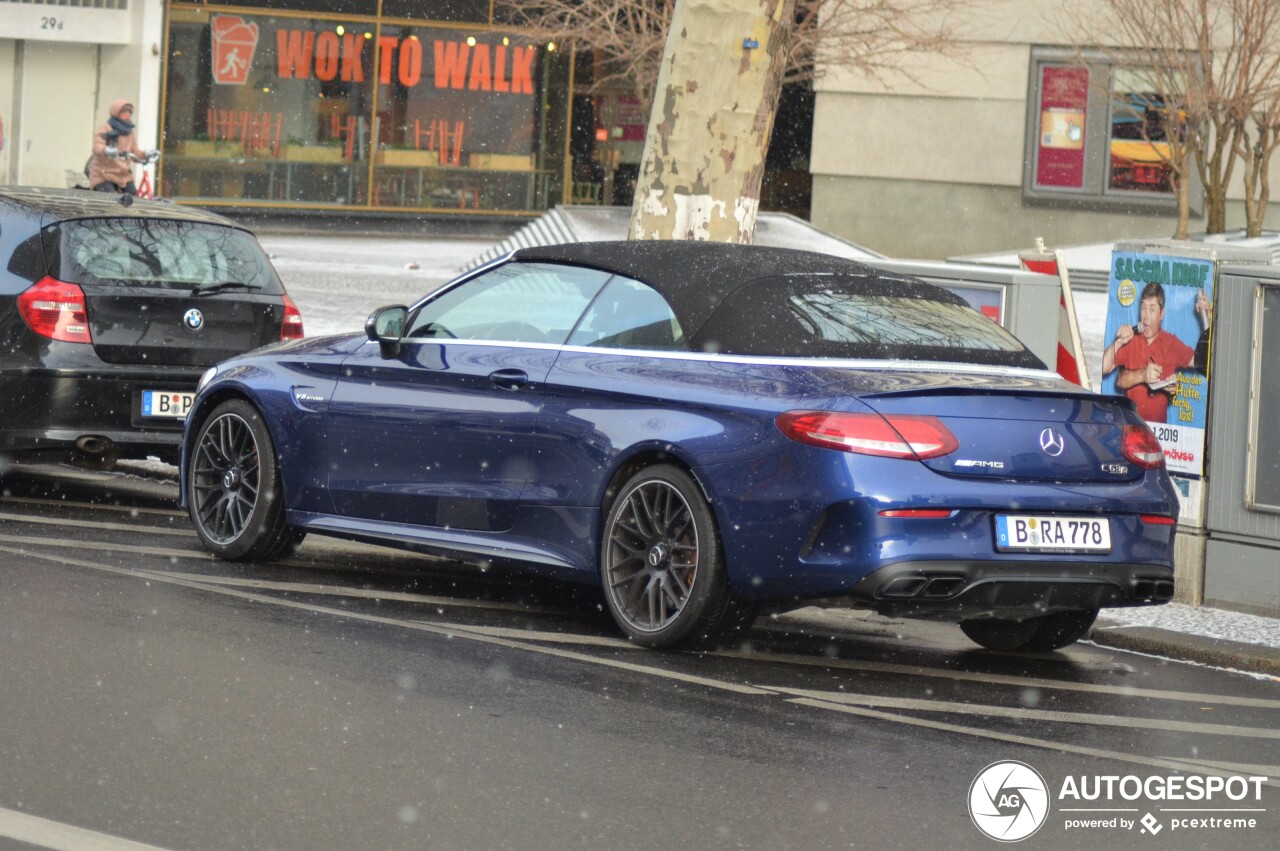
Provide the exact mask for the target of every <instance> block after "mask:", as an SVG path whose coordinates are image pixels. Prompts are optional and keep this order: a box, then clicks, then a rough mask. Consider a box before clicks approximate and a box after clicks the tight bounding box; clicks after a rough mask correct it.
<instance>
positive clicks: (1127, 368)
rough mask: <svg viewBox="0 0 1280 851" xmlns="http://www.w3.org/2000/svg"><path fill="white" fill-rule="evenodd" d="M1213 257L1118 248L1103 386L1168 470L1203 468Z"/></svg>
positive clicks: (1186, 472)
mask: <svg viewBox="0 0 1280 851" xmlns="http://www.w3.org/2000/svg"><path fill="white" fill-rule="evenodd" d="M1212 296H1213V263H1212V261H1209V260H1201V259H1196V258H1188V257H1171V256H1163V255H1155V254H1139V253H1130V252H1116V253H1114V254H1113V255H1112V264H1111V287H1110V296H1109V300H1108V307H1107V330H1106V337H1105V339H1107V340H1110V343H1109V344H1108V345H1107V347H1106V349H1105V350H1104V351H1103V353H1102V375H1103V379H1102V381H1103V384H1102V391H1103V392H1104V393H1123V394H1124V395H1126V396H1128V397H1129V398H1130V399H1132V400H1133V402H1134V404H1135V405H1136V406H1137V410H1138V416H1140V417H1142V419H1143V420H1145V421H1146V422H1147V423H1148V424H1149V425H1150V426H1151V428H1152V430H1153V431H1155V433H1156V437H1157V438H1158V439H1159V440H1160V444H1161V445H1162V446H1163V447H1164V449H1165V458H1166V462H1167V464H1168V467H1169V470H1170V472H1174V473H1182V474H1184V475H1191V476H1200V475H1201V474H1202V473H1203V467H1204V464H1203V455H1204V429H1205V421H1206V418H1207V413H1208V390H1209V384H1208V376H1207V371H1208V363H1209V328H1210V326H1211V324H1212V323H1211V320H1212V304H1213V302H1212Z"/></svg>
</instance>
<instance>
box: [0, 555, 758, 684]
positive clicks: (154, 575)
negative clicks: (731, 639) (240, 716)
mask: <svg viewBox="0 0 1280 851" xmlns="http://www.w3.org/2000/svg"><path fill="white" fill-rule="evenodd" d="M0 540H3V537H0ZM0 552H8V553H13V554H14V555H22V556H26V557H28V558H37V559H43V560H44V561H53V562H58V563H60V564H69V565H74V566H76V567H84V568H88V569H90V570H98V571H102V572H104V573H114V574H117V575H119V576H128V577H132V578H134V579H145V580H148V581H151V582H165V583H168V584H170V585H179V586H182V587H185V588H194V589H196V590H198V591H204V592H206V593H210V594H221V595H223V596H226V597H235V598H237V599H241V600H251V601H253V602H258V603H265V604H267V605H271V606H280V607H282V608H286V609H298V610H300V611H305V612H313V613H316V614H325V615H334V616H336V617H339V618H345V619H347V620H356V621H363V622H365V623H377V624H383V625H386V626H397V627H401V628H403V629H413V630H417V631H419V632H429V633H432V634H434V635H443V636H445V637H452V638H465V639H467V640H469V641H478V642H481V643H482V644H496V645H499V646H501V647H510V648H514V649H516V650H527V651H529V652H531V653H539V654H541V655H543V656H556V657H559V658H562V659H572V660H574V661H578V662H587V663H590V664H593V665H599V666H602V667H606V668H618V669H620V670H624V671H631V672H632V673H638V674H645V675H648V676H654V677H662V678H663V679H668V680H676V681H678V682H685V683H691V684H693V685H700V686H705V687H707V688H713V689H718V690H720V691H730V692H734V693H737V694H749V695H772V694H775V692H772V691H769V690H768V689H763V688H756V687H755V686H747V685H739V684H738V683H731V682H726V681H724V680H715V679H711V678H709V677H699V676H696V675H694V674H682V673H679V672H677V671H667V670H663V669H662V668H654V667H650V666H647V665H636V664H632V663H631V662H619V661H618V660H616V659H604V658H600V657H597V656H589V655H587V654H585V653H578V652H575V651H573V650H562V649H560V648H558V647H542V646H539V645H537V644H526V643H524V642H522V641H511V640H509V639H505V638H496V637H490V636H487V635H480V634H478V633H469V632H467V631H466V630H465V629H460V628H455V627H453V626H451V625H447V624H439V625H438V624H434V623H431V622H428V621H406V620H400V619H398V618H388V617H382V616H381V615H370V614H365V613H363V612H352V611H346V610H343V609H332V608H329V607H328V606H316V605H313V604H310V603H302V602H298V601H296V600H285V599H281V598H280V597H271V596H268V595H265V594H254V593H251V592H249V591H239V590H236V589H234V588H224V587H219V586H217V585H211V584H209V583H206V582H199V581H195V580H189V579H179V578H177V577H173V576H168V575H166V574H164V573H162V572H158V571H150V570H135V569H133V568H128V567H114V566H112V565H106V564H98V563H96V562H91V561H84V560H83V559H76V558H68V557H65V556H54V555H45V554H44V553H33V552H30V551H26V552H24V551H22V550H15V549H12V548H10V547H5V546H0Z"/></svg>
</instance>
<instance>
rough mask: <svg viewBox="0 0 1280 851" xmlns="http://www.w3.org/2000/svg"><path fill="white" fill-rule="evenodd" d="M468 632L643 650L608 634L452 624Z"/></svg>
mask: <svg viewBox="0 0 1280 851" xmlns="http://www.w3.org/2000/svg"><path fill="white" fill-rule="evenodd" d="M450 626H456V627H457V628H458V629H464V630H466V631H467V632H477V633H480V634H481V635H492V636H494V637H497V638H515V639H523V640H526V641H547V642H550V643H553V644H586V645H590V646H593V647H613V648H616V649H618V650H643V649H644V648H643V647H641V646H640V645H639V644H635V643H633V642H630V641H627V640H626V639H625V638H610V637H609V636H607V635H583V634H582V633H574V632H539V631H537V630H531V629H510V628H508V627H501V626H475V625H473V624H450Z"/></svg>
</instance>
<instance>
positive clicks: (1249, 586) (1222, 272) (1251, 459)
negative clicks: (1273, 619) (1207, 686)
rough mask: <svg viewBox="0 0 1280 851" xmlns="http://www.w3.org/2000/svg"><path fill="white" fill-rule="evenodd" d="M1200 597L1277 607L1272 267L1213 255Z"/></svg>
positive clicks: (1279, 364)
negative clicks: (1227, 261)
mask: <svg viewBox="0 0 1280 851" xmlns="http://www.w3.org/2000/svg"><path fill="white" fill-rule="evenodd" d="M1213 321H1214V336H1213V362H1212V374H1213V392H1212V394H1211V397H1210V402H1209V408H1210V414H1209V416H1210V419H1209V474H1208V480H1209V481H1208V500H1207V502H1208V506H1207V512H1206V519H1205V525H1206V529H1207V532H1208V538H1207V541H1206V542H1205V576H1204V601H1205V603H1206V604H1207V605H1226V606H1229V607H1230V608H1233V609H1241V610H1246V611H1252V612H1255V613H1257V614H1263V615H1271V616H1280V269H1278V268H1276V267H1261V268H1260V267H1257V266H1231V265H1225V264H1224V265H1221V266H1220V267H1219V269H1218V291H1217V293H1216V294H1215V297H1214V320H1213Z"/></svg>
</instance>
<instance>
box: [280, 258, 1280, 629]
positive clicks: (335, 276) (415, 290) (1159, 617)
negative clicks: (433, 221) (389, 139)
mask: <svg viewBox="0 0 1280 851" xmlns="http://www.w3.org/2000/svg"><path fill="white" fill-rule="evenodd" d="M259 241H260V242H261V243H262V246H263V248H265V249H266V251H267V253H268V254H270V255H271V259H272V262H273V263H274V264H275V267H276V269H277V270H278V271H279V272H280V277H281V278H283V279H284V282H285V286H286V287H287V288H288V290H289V294H290V295H291V296H292V297H293V300H294V302H295V303H296V304H297V305H298V309H299V310H301V311H302V318H303V324H304V327H305V328H306V333H307V336H309V337H314V336H321V335H324V334H339V333H359V332H361V330H362V329H363V328H364V321H365V319H366V318H367V317H368V315H369V314H370V313H371V312H372V311H373V310H374V309H375V308H378V307H381V306H382V305H385V304H412V303H413V302H415V301H417V300H418V299H419V298H421V297H422V296H424V295H426V294H427V293H429V292H431V291H432V290H434V289H435V288H437V287H439V286H440V285H441V284H444V283H446V282H447V281H449V280H451V279H452V278H453V277H455V276H456V275H457V274H458V270H459V268H460V267H462V266H463V265H464V264H465V263H467V262H468V261H469V260H471V259H472V258H474V257H476V256H477V255H479V254H482V253H483V252H484V251H485V250H487V249H488V248H490V247H491V246H492V245H494V244H495V243H496V242H497V241H498V240H497V239H494V238H488V237H486V238H475V239H468V238H461V237H448V238H440V237H421V238H415V237H351V236H343V237H334V236H328V235H324V236H307V235H303V234H264V235H262V236H260V237H259ZM797 247H801V246H797ZM411 265H416V266H417V267H418V268H416V269H415V268H409V267H410V266H411ZM1075 301H1076V311H1077V314H1078V316H1079V322H1080V334H1081V337H1082V338H1083V344H1084V348H1085V352H1086V363H1087V364H1088V369H1089V376H1090V378H1091V380H1092V383H1093V385H1094V387H1095V388H1096V387H1098V386H1099V382H1100V374H1099V370H1100V368H1101V366H1102V350H1103V348H1104V344H1103V339H1102V338H1103V334H1104V331H1105V325H1106V318H1107V315H1106V311H1107V296H1106V293H1094V292H1084V291H1077V292H1076V293H1075ZM1104 617H1106V618H1107V619H1108V620H1109V621H1112V622H1118V623H1122V624H1125V625H1133V626H1150V627H1156V628H1159V629H1167V630H1171V631H1174V632H1183V633H1191V634H1195V635H1203V636H1207V637H1211V638H1223V639H1227V640H1230V641H1241V642H1246V643H1250V644H1262V645H1266V646H1270V647H1280V620H1276V619H1273V618H1265V617H1257V616H1253V615H1244V614H1238V613H1235V612H1229V611H1225V610H1222V609H1208V608H1194V607H1190V606H1183V605H1178V604H1169V605H1163V606H1152V607H1147V608H1133V609H1109V610H1107V611H1106V612H1104Z"/></svg>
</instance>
